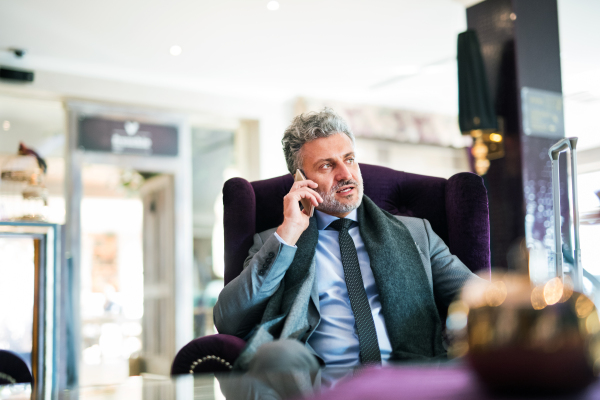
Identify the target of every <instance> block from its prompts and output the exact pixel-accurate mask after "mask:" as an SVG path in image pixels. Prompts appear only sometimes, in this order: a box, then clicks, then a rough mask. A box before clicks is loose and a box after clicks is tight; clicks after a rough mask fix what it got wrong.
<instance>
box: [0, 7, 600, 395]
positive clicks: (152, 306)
mask: <svg viewBox="0 0 600 400" xmlns="http://www.w3.org/2000/svg"><path fill="white" fill-rule="evenodd" d="M477 3H480V2H479V1H477V0H422V1H409V0H396V1H383V0H371V1H359V0H356V1H354V0H353V1H348V0H345V1H342V0H318V1H317V0H304V1H298V0H277V1H269V0H243V1H242V0H221V1H218V2H217V1H207V0H202V1H191V0H175V1H170V2H164V1H156V0H150V1H139V0H127V1H114V0H106V1H103V2H81V1H74V0H62V1H58V0H47V1H43V2H42V1H34V0H20V1H14V0H0V65H1V66H2V68H7V69H13V70H25V71H31V72H34V74H35V77H34V78H33V80H32V81H26V82H17V81H14V80H11V79H0V170H1V171H2V172H3V173H4V172H6V171H8V172H10V171H15V170H19V168H20V167H19V166H18V165H17V164H18V163H19V162H20V161H19V160H20V159H19V158H18V157H17V151H18V149H19V143H20V142H22V143H24V144H25V145H26V146H27V147H28V148H31V149H34V150H35V151H36V152H37V153H38V154H39V155H40V156H41V157H42V158H44V159H45V161H46V164H47V172H46V174H45V175H44V186H45V190H46V191H45V192H44V193H45V195H44V197H45V198H44V201H41V200H40V201H37V202H35V201H31V202H28V203H27V204H24V203H23V201H22V196H21V191H22V188H21V187H18V186H17V185H16V184H12V183H10V182H5V181H4V180H3V181H2V182H1V183H0V220H10V219H13V218H15V217H16V216H18V215H21V214H27V215H38V216H42V217H43V218H44V219H45V220H46V221H48V222H50V223H56V224H61V225H65V235H64V238H63V240H64V249H65V265H66V267H65V268H66V271H67V273H66V274H65V276H66V278H65V279H66V280H65V281H64V282H65V286H64V287H63V290H64V291H66V292H68V293H69V294H70V296H71V299H72V302H71V303H69V304H70V307H71V308H72V315H71V317H72V319H73V326H74V327H75V328H74V333H73V335H74V336H72V338H73V341H72V342H71V343H70V345H71V346H72V349H73V351H72V352H71V353H70V354H67V355H65V356H64V357H65V360H66V361H65V362H70V364H69V365H74V366H75V367H73V368H75V369H74V370H71V371H70V375H69V376H70V377H71V378H69V379H76V378H78V379H79V382H80V384H83V385H92V384H105V383H114V382H120V381H122V380H124V379H125V378H127V377H128V376H129V375H136V374H139V373H142V372H150V373H156V374H164V375H166V374H168V371H169V368H170V363H171V361H172V359H173V356H174V355H175V352H176V351H177V350H178V349H179V348H181V347H182V346H183V345H184V344H185V343H187V342H188V341H189V340H191V339H192V338H194V337H199V336H203V335H208V334H212V333H215V329H214V326H213V322H212V306H213V305H214V303H215V301H216V298H217V296H218V294H219V292H220V290H221V288H222V287H223V232H222V198H221V188H222V185H223V183H224V181H225V180H227V179H229V178H231V177H234V176H240V177H243V178H246V179H248V180H257V179H266V178H271V177H275V176H279V175H283V174H285V173H287V170H286V167H285V162H284V158H283V154H282V151H281V143H280V140H281V137H282V134H283V131H284V130H285V128H286V126H287V125H288V124H289V122H290V121H291V119H292V118H293V117H294V116H295V115H297V114H298V113H300V112H305V111H310V110H319V109H321V108H322V107H324V106H329V107H332V108H334V110H336V111H337V112H338V113H340V114H341V115H342V116H343V117H345V118H346V119H347V120H348V122H349V124H350V126H351V129H352V130H353V131H354V133H355V134H356V136H357V147H358V161H359V162H363V163H370V164H378V165H382V166H387V167H390V168H394V169H397V170H403V171H406V172H412V173H418V174H423V175H432V176H438V177H444V178H449V177H450V176H452V175H454V174H456V173H459V172H466V171H471V172H474V169H473V167H472V165H473V164H472V155H471V154H472V153H471V146H472V145H473V139H472V138H471V137H470V136H468V135H462V134H461V129H460V128H459V124H458V113H459V106H458V87H459V86H458V79H457V74H458V71H457V35H458V34H459V33H461V32H463V31H465V30H466V29H467V12H466V10H467V8H468V7H471V6H474V5H476V4H477ZM556 4H557V9H558V32H559V44H560V66H561V69H560V81H561V82H562V95H563V102H564V131H565V135H566V136H578V137H579V139H580V140H579V147H578V150H579V166H578V168H579V170H578V172H579V205H580V211H581V219H582V226H581V248H582V255H583V259H582V262H583V265H584V267H585V268H586V269H587V272H588V275H587V276H588V278H587V280H586V282H587V283H586V285H587V286H586V287H587V288H588V289H587V290H588V291H590V292H592V291H593V290H594V283H593V280H594V279H596V282H598V281H597V278H596V277H598V278H600V264H599V263H598V262H597V260H598V259H600V246H597V243H599V242H600V200H599V197H598V193H600V131H599V128H598V123H597V118H598V115H600V30H598V29H597V27H596V25H595V24H596V23H597V21H598V20H600V2H598V1H595V0H558V1H557V2H556ZM505 17H507V18H509V19H510V20H512V21H514V18H513V14H507V15H506V16H505ZM515 18H518V16H515ZM503 21H504V22H502V23H510V21H508V20H507V19H506V18H505V19H504V20H503ZM543 45H544V44H543V43H540V46H543ZM20 50H23V52H21V51H20ZM489 50H490V49H486V47H485V46H483V48H482V53H483V56H484V57H486V54H487V53H486V52H487V51H489ZM560 81H559V82H560ZM153 140H154V141H153ZM492 163H493V162H492ZM492 167H493V166H492ZM523 180H524V181H525V182H526V183H527V179H526V178H523ZM487 184H488V185H489V184H490V182H487ZM488 187H489V186H488ZM524 187H525V189H524V190H525V191H526V192H527V190H528V189H527V187H526V185H525V186H524ZM548 190H549V189H548ZM500 206H501V205H498V203H496V204H492V203H490V207H491V210H492V212H493V209H492V207H500ZM540 206H541V205H540ZM511 207H512V206H511ZM518 207H519V206H517V208H518ZM525 207H526V205H525V203H523V209H525ZM533 207H534V208H535V207H538V206H537V205H536V204H535V203H534V205H533ZM549 209H550V210H551V207H550V208H548V207H546V210H549ZM542 210H543V207H542ZM534 211H535V210H534ZM532 212H533V211H532ZM540 212H541V211H540ZM493 224H494V221H492V229H494V227H493ZM521 225H522V226H523V230H524V229H525V228H524V227H525V221H524V220H523V221H521ZM546 227H548V226H546ZM567 236H568V235H567ZM536 240H537V239H536ZM548 240H549V242H548ZM531 243H534V241H533V239H532V241H531ZM551 244H552V240H551V238H550V237H545V239H544V238H539V240H537V242H535V243H534V244H533V245H532V246H538V245H539V246H540V247H541V248H544V246H546V247H548V246H550V245H551ZM492 251H494V244H492ZM492 257H493V262H492V266H504V267H506V265H498V264H502V263H504V261H495V260H497V259H502V260H504V258H503V257H505V254H502V255H501V256H498V257H497V258H496V259H495V258H494V255H493V256H492ZM0 260H2V261H0V276H3V277H10V279H4V278H3V279H1V280H0V299H3V300H2V304H5V303H4V302H5V301H7V302H8V301H11V300H10V299H14V298H15V296H17V295H18V296H21V297H20V298H22V299H23V300H22V301H17V302H15V301H14V300H13V304H15V306H14V307H12V308H10V309H7V308H5V307H2V309H3V310H2V312H0V349H10V350H12V351H15V352H17V353H19V354H28V353H30V352H31V338H30V337H28V336H27V335H26V334H24V332H28V331H30V330H31V318H30V317H29V319H28V318H26V317H24V316H27V315H29V316H30V315H31V309H32V307H33V297H32V293H33V286H32V283H31V282H32V280H33V272H32V271H33V267H32V265H33V262H34V251H33V247H32V245H31V242H30V241H27V240H21V241H9V240H8V239H5V238H0ZM5 260H11V261H12V262H11V263H6V262H4V261H5ZM3 296H4V297H3ZM67 297H68V296H67ZM65 346H66V347H67V348H68V344H67V343H65ZM68 360H70V361H68ZM73 377H76V378H73Z"/></svg>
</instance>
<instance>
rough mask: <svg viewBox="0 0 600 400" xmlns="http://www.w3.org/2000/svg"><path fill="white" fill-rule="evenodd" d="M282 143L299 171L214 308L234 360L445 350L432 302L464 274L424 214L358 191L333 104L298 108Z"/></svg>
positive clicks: (251, 365) (324, 360) (249, 362)
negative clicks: (236, 344) (231, 342)
mask: <svg viewBox="0 0 600 400" xmlns="http://www.w3.org/2000/svg"><path fill="white" fill-rule="evenodd" d="M282 144H283V152H284V155H285V159H286V162H287V166H288V169H289V171H290V173H292V174H294V173H295V172H296V170H297V169H299V170H301V171H302V172H303V173H304V176H305V177H306V178H307V179H306V180H304V181H299V182H295V183H294V185H293V186H292V188H291V190H290V192H289V193H288V194H287V195H286V196H285V197H284V199H283V203H284V211H283V216H284V219H283V223H282V224H281V225H280V226H279V227H277V228H274V229H270V230H267V231H265V232H259V233H257V234H256V235H255V236H254V245H253V246H252V248H251V249H250V254H249V255H248V258H247V259H246V261H245V263H244V270H243V272H242V273H241V274H240V275H239V276H238V277H237V278H236V279H234V280H233V281H231V282H230V283H229V284H228V285H227V286H226V287H225V288H224V289H223V291H222V292H221V294H220V296H219V299H218V302H217V304H216V305H215V308H214V319H215V325H216V327H217V329H218V330H219V332H220V333H227V334H231V335H235V336H238V337H241V338H244V339H246V340H248V344H247V346H246V348H245V349H244V351H243V352H242V354H241V355H240V357H239V358H238V360H237V362H236V368H239V369H243V370H245V369H250V370H265V369H269V368H275V369H278V368H282V367H285V368H288V369H290V368H300V369H306V368H308V369H313V368H318V364H317V361H318V363H319V364H321V365H325V366H335V367H353V366H357V365H360V364H381V363H387V362H389V361H401V360H427V359H432V358H440V357H444V356H445V353H446V352H445V350H444V346H443V343H442V322H441V320H440V316H439V311H438V309H437V307H436V301H437V302H438V304H441V305H442V306H443V307H447V306H448V305H449V303H450V302H451V301H452V299H453V298H454V297H455V295H456V294H457V293H458V292H459V290H460V289H461V288H462V286H463V285H464V283H465V282H466V280H467V279H469V278H470V277H472V276H473V274H472V273H471V272H470V271H469V269H468V268H467V267H466V266H465V265H464V264H463V263H462V262H461V261H460V260H459V259H458V258H457V257H455V256H453V255H452V254H450V251H449V250H448V247H447V246H446V245H445V244H444V242H443V241H442V240H441V239H440V238H439V237H438V236H437V235H436V234H435V232H433V230H432V229H431V225H430V224H429V222H428V221H427V220H424V219H419V218H411V217H403V216H394V215H391V214H389V213H388V212H386V211H383V210H381V209H380V208H379V207H377V205H375V203H373V201H372V200H371V199H369V198H368V197H367V196H364V194H363V180H362V176H361V173H360V168H359V165H358V163H357V162H356V155H355V139H354V135H353V134H352V132H351V131H350V129H349V128H348V126H347V124H346V123H345V122H344V120H343V119H342V118H340V117H339V116H338V115H337V114H335V113H334V112H333V110H331V109H327V108H326V109H324V110H322V111H321V112H318V113H317V112H312V113H306V114H302V115H299V116H297V117H296V118H294V120H293V121H292V124H291V125H290V126H289V127H288V128H287V130H286V131H285V133H284V135H283V140H282ZM302 199H308V200H309V201H310V202H311V203H312V204H313V205H314V207H316V211H315V215H314V216H313V217H310V216H309V214H308V212H307V210H303V209H302V208H301V206H300V205H299V202H300V200H302Z"/></svg>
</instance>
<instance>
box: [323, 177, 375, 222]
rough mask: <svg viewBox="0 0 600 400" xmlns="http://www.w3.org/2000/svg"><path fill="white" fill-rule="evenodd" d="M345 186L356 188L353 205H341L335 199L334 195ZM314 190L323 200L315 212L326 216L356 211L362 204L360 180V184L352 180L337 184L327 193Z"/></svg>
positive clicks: (361, 183)
mask: <svg viewBox="0 0 600 400" xmlns="http://www.w3.org/2000/svg"><path fill="white" fill-rule="evenodd" d="M346 185H354V186H356V191H357V199H356V201H355V202H354V203H350V204H342V203H340V202H339V201H338V200H337V199H336V198H335V193H336V192H337V191H338V190H340V189H341V188H342V187H344V186H346ZM315 190H316V192H317V193H319V195H321V197H322V198H323V202H322V203H321V204H319V206H318V207H317V210H319V211H321V212H324V213H326V214H330V215H333V214H345V213H349V212H350V211H354V210H356V209H357V208H358V207H359V206H360V204H361V203H362V198H363V182H362V179H361V180H360V182H357V181H355V180H353V179H350V180H346V181H341V182H338V183H337V184H336V185H335V186H333V187H332V188H331V189H330V190H329V192H327V193H325V192H322V191H320V190H319V189H318V188H317V189H315ZM350 196H354V195H350Z"/></svg>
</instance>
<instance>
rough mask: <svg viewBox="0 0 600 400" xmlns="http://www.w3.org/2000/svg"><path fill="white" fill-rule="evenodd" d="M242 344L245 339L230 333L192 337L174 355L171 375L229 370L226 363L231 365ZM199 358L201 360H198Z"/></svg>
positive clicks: (240, 350) (241, 348) (242, 346)
mask: <svg viewBox="0 0 600 400" xmlns="http://www.w3.org/2000/svg"><path fill="white" fill-rule="evenodd" d="M244 346H246V342H245V341H243V340H242V339H240V338H238V337H235V336H231V335H222V334H218V335H209V336H204V337H201V338H198V339H194V340H192V341H191V342H189V343H188V344H186V345H185V346H184V347H183V348H182V349H181V350H179V352H178V353H177V356H175V360H173V365H172V366H171V375H179V374H189V373H190V370H192V371H193V373H203V372H229V371H230V367H229V366H228V365H227V364H226V363H229V365H233V363H234V362H235V360H236V359H237V358H238V356H239V355H240V353H241V352H242V350H243V349H244ZM205 357H207V358H206V359H205V360H202V359H203V358H205ZM216 357H218V359H217V358H216ZM200 360H202V362H198V361H200ZM194 363H196V364H194Z"/></svg>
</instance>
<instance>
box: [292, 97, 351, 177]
mask: <svg viewBox="0 0 600 400" xmlns="http://www.w3.org/2000/svg"><path fill="white" fill-rule="evenodd" d="M339 133H344V134H345V135H346V136H348V137H349V138H350V140H352V146H354V134H353V133H352V131H351V130H350V128H348V125H347V124H346V121H344V120H343V119H342V117H340V116H339V115H337V114H336V113H335V112H334V111H333V110H332V109H331V108H327V107H325V108H324V109H323V110H322V111H319V112H314V111H313V112H308V113H304V114H300V115H298V116H297V117H296V118H294V120H293V121H292V124H291V125H290V126H289V127H288V128H287V129H286V130H285V132H284V133H283V139H281V144H282V145H283V155H284V156H285V162H286V164H287V167H288V170H289V171H290V172H291V173H292V174H295V173H296V169H302V152H301V150H302V146H304V144H306V143H308V142H310V141H313V140H315V139H318V138H326V137H329V136H332V135H335V134H339Z"/></svg>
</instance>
